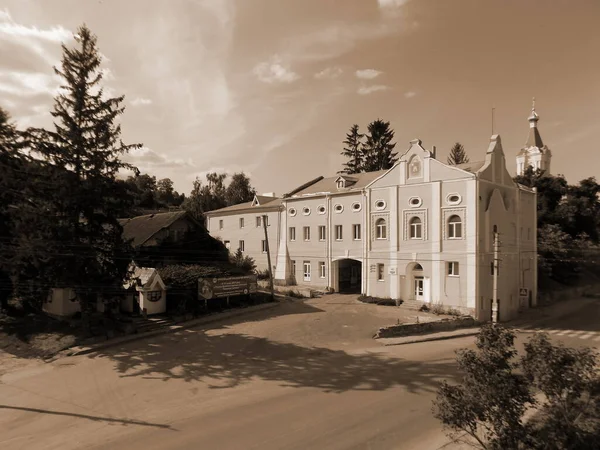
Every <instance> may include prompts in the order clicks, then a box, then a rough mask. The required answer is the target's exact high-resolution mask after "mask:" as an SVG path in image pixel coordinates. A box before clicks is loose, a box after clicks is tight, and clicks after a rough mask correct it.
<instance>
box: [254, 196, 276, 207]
mask: <svg viewBox="0 0 600 450" xmlns="http://www.w3.org/2000/svg"><path fill="white" fill-rule="evenodd" d="M275 198H277V197H269V196H268V195H255V196H254V200H252V206H261V205H263V204H266V203H269V202H272V201H273V200H274V199H275Z"/></svg>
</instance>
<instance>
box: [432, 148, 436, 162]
mask: <svg viewBox="0 0 600 450" xmlns="http://www.w3.org/2000/svg"><path fill="white" fill-rule="evenodd" d="M435 151H436V148H435V145H434V146H433V148H432V149H431V153H432V154H433V159H435Z"/></svg>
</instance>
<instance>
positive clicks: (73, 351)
mask: <svg viewBox="0 0 600 450" xmlns="http://www.w3.org/2000/svg"><path fill="white" fill-rule="evenodd" d="M280 305H281V301H275V302H271V303H264V304H262V305H256V306H250V307H248V308H242V309H237V310H234V311H229V312H225V313H216V314H212V315H210V316H208V317H201V318H199V319H192V320H189V321H186V322H182V323H180V324H177V325H170V326H168V327H165V328H164V329H160V330H154V331H149V332H147V333H139V334H130V335H127V336H121V337H118V338H115V339H110V340H107V341H104V342H98V343H96V344H91V345H88V346H81V347H79V346H78V347H71V348H68V349H65V350H63V351H62V352H60V353H62V356H79V355H87V354H89V353H93V352H96V351H98V350H103V349H105V348H109V347H114V346H117V345H121V344H127V343H129V342H134V341H139V340H142V339H147V338H150V337H154V336H159V335H162V334H169V333H175V332H177V331H181V330H185V329H187V328H194V327H198V326H200V325H206V324H210V323H214V322H220V321H223V320H226V319H230V318H232V317H239V316H244V315H248V314H252V313H255V312H259V311H266V310H269V309H274V308H277V307H278V306H280ZM57 356H58V355H57Z"/></svg>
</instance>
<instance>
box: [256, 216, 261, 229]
mask: <svg viewBox="0 0 600 450" xmlns="http://www.w3.org/2000/svg"><path fill="white" fill-rule="evenodd" d="M256 226H257V227H260V226H262V217H260V216H256Z"/></svg>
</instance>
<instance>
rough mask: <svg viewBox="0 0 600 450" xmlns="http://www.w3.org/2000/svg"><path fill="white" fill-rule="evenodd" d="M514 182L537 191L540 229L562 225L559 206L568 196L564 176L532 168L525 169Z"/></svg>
mask: <svg viewBox="0 0 600 450" xmlns="http://www.w3.org/2000/svg"><path fill="white" fill-rule="evenodd" d="M514 180H515V181H516V182H517V183H519V184H522V185H524V186H527V187H534V188H536V190H537V203H538V204H537V208H538V228H541V227H542V226H544V225H545V224H562V220H561V219H562V217H561V216H560V211H559V205H560V203H561V201H562V199H563V197H564V196H565V195H566V194H567V191H568V184H567V180H565V178H564V177H563V176H562V175H558V176H553V175H547V174H545V173H544V171H542V170H540V169H533V168H532V167H531V166H529V167H527V168H526V169H525V172H524V173H523V175H519V176H516V177H515V178H514Z"/></svg>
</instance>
